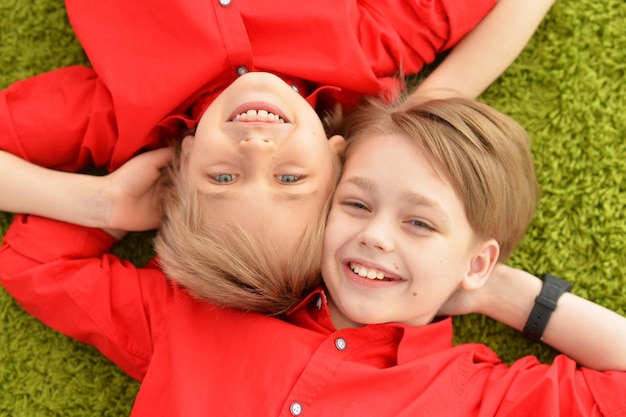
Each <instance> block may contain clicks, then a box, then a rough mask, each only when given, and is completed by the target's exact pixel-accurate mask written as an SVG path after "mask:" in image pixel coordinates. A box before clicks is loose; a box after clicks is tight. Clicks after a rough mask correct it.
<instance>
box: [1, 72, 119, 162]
mask: <svg viewBox="0 0 626 417" xmlns="http://www.w3.org/2000/svg"><path fill="white" fill-rule="evenodd" d="M116 141H117V129H116V123H115V119H114V115H113V105H112V102H111V96H110V94H109V92H108V90H107V89H106V87H104V85H103V84H102V83H101V82H100V80H99V78H98V77H97V75H96V74H95V72H94V71H93V70H91V69H90V68H87V67H82V66H72V67H67V68H61V69H58V70H55V71H51V72H48V73H44V74H41V75H38V76H35V77H32V78H28V79H25V80H21V81H18V82H16V83H14V84H13V85H11V86H10V87H8V88H7V89H5V90H3V91H2V92H0V149H1V150H4V151H7V152H10V153H12V154H14V155H17V156H19V157H21V158H23V159H26V160H28V161H31V162H33V163H35V164H37V165H42V166H45V167H49V168H55V169H60V170H66V171H78V170H80V169H82V168H84V167H86V166H88V165H91V164H94V165H95V166H106V165H107V164H108V163H109V161H110V159H111V155H112V153H113V149H114V147H115V144H116Z"/></svg>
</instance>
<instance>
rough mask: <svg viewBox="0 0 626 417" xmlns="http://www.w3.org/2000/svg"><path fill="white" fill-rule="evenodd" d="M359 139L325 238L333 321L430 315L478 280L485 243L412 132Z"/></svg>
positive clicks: (418, 321)
mask: <svg viewBox="0 0 626 417" xmlns="http://www.w3.org/2000/svg"><path fill="white" fill-rule="evenodd" d="M358 140H359V142H357V143H355V145H354V147H353V148H352V149H351V150H350V154H349V157H348V160H347V162H346V163H345V165H344V171H343V175H342V177H341V180H340V181H339V185H338V186H337V190H336V192H335V196H334V199H333V205H332V208H331V211H330V215H329V218H328V222H327V225H326V232H325V238H324V253H323V257H322V275H323V277H324V282H325V284H326V286H327V288H328V291H329V295H330V297H329V304H330V308H331V314H332V319H333V322H334V323H335V326H337V327H338V328H343V327H354V326H359V325H362V324H375V323H387V322H400V323H404V324H409V325H423V324H427V323H429V322H430V321H431V320H432V319H433V317H434V316H435V315H436V314H437V311H438V310H439V309H440V307H441V306H442V304H443V303H444V302H445V301H446V300H447V299H448V298H449V296H450V295H451V294H452V293H453V292H454V291H456V290H457V289H459V288H465V289H471V287H472V285H482V283H483V282H484V281H479V280H480V279H483V278H484V277H483V276H479V275H477V274H480V273H481V270H483V269H484V268H488V267H489V265H487V264H488V260H486V259H485V258H482V257H481V256H482V255H484V254H483V253H482V252H481V250H482V249H481V248H483V245H482V244H481V243H480V242H478V240H477V239H476V237H475V234H474V232H473V230H472V228H471V227H470V225H469V223H468V221H467V218H466V215H465V212H464V207H463V204H462V202H461V200H460V199H459V197H458V196H457V194H456V193H455V191H454V189H453V187H452V185H451V184H450V183H449V182H448V180H447V178H445V177H443V176H442V175H438V174H437V173H436V172H435V171H434V169H433V167H432V166H431V164H429V161H428V159H427V158H426V157H425V156H424V155H423V154H422V152H421V151H420V150H419V148H418V147H417V145H415V144H414V143H413V142H412V141H411V140H410V139H409V138H406V137H403V136H376V135H374V136H372V135H370V136H364V137H362V138H359V139H358ZM435 166H436V167H438V165H435ZM438 171H439V172H442V171H441V170H439V169H438ZM484 272H485V271H482V273H484ZM363 274H366V276H365V277H363V276H362V275H363ZM383 276H384V278H382V279H380V278H381V277H383ZM484 279H486V278H484Z"/></svg>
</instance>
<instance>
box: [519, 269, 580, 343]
mask: <svg viewBox="0 0 626 417" xmlns="http://www.w3.org/2000/svg"><path fill="white" fill-rule="evenodd" d="M542 280H543V286H542V287H541V292H540V293H539V295H538V296H537V297H536V298H535V305H534V306H533V309H532V311H531V312H530V316H528V321H527V322H526V325H525V326H524V330H523V332H522V334H523V335H524V336H525V337H526V338H527V339H529V340H531V341H533V342H540V341H541V338H542V337H543V332H544V331H545V330H546V326H547V325H548V320H549V319H550V316H551V315H552V312H553V311H554V310H556V304H557V301H558V300H559V298H560V297H561V296H562V295H563V294H564V293H566V292H569V291H571V289H572V284H570V283H569V282H567V281H565V280H563V279H561V278H557V277H555V276H554V275H551V274H543V276H542Z"/></svg>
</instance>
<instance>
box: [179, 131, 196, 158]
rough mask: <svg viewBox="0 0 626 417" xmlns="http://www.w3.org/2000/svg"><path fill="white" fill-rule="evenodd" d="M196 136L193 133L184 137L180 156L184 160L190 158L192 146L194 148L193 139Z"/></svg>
mask: <svg viewBox="0 0 626 417" xmlns="http://www.w3.org/2000/svg"><path fill="white" fill-rule="evenodd" d="M194 139H195V137H194V136H192V135H187V136H185V137H184V138H183V141H182V143H181V145H180V157H181V160H182V161H183V162H184V161H186V160H187V159H189V154H191V148H193V141H194Z"/></svg>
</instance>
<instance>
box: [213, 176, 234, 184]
mask: <svg viewBox="0 0 626 417" xmlns="http://www.w3.org/2000/svg"><path fill="white" fill-rule="evenodd" d="M213 178H214V179H215V181H217V182H219V183H222V184H228V183H230V182H233V181H235V179H236V178H237V176H236V175H232V174H219V175H217V176H215V177H213Z"/></svg>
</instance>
